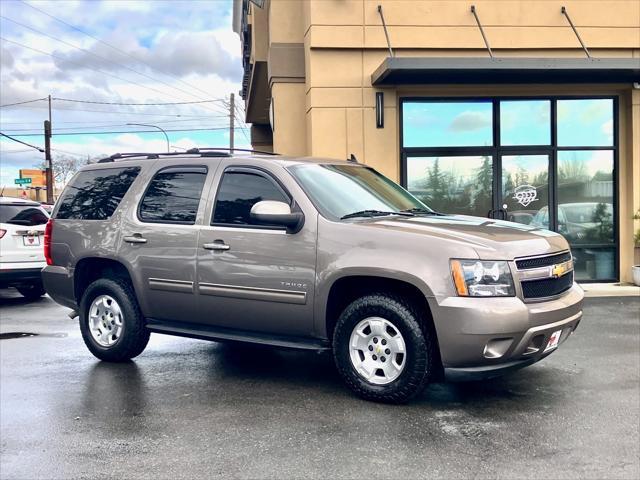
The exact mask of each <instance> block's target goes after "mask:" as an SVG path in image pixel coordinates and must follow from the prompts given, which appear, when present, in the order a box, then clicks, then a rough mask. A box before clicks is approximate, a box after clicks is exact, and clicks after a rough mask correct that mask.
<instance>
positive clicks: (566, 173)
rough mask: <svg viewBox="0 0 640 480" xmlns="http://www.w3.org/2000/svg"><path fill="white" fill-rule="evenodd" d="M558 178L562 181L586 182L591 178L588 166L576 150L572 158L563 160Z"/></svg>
mask: <svg viewBox="0 0 640 480" xmlns="http://www.w3.org/2000/svg"><path fill="white" fill-rule="evenodd" d="M558 178H559V180H560V181H561V182H584V181H586V180H587V179H588V178H589V175H588V174H587V167H586V165H585V163H584V162H583V161H581V160H580V159H579V158H578V157H577V155H576V153H575V152H572V154H571V158H569V159H566V160H562V162H560V165H559V167H558Z"/></svg>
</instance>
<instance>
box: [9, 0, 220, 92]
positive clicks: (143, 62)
mask: <svg viewBox="0 0 640 480" xmlns="http://www.w3.org/2000/svg"><path fill="white" fill-rule="evenodd" d="M20 2H22V3H23V4H24V5H26V6H28V7H29V8H32V9H34V10H37V11H38V12H40V13H42V14H44V15H46V16H47V17H49V18H52V19H54V20H56V21H57V22H60V23H62V24H63V25H66V26H67V27H69V28H72V29H73V30H75V31H77V32H80V33H82V34H84V35H86V36H88V37H90V38H93V39H94V40H96V41H98V42H100V43H101V44H103V45H105V46H107V47H109V48H111V49H112V50H115V51H116V52H118V53H120V54H121V55H124V56H126V57H129V58H131V59H133V60H135V61H136V62H139V63H142V64H144V65H146V66H147V67H149V68H151V69H152V70H156V71H158V72H159V73H162V74H163V75H165V76H167V77H170V78H173V79H174V80H177V81H178V82H180V83H182V84H184V85H186V86H188V87H189V88H193V89H195V90H198V91H200V92H202V93H204V94H205V95H207V96H208V95H209V94H208V93H207V92H205V91H204V90H202V89H200V88H198V87H196V86H194V85H191V84H189V83H187V82H185V81H184V80H182V79H180V78H178V77H176V76H175V75H171V74H169V73H165V72H161V71H159V70H158V69H157V68H156V67H154V66H153V65H151V64H149V63H148V62H145V61H144V60H141V59H139V58H137V57H135V56H133V55H131V54H130V53H127V52H125V51H124V50H121V49H120V48H118V47H114V46H113V45H111V44H110V43H107V42H105V41H104V40H102V39H100V38H98V37H95V36H93V35H91V34H90V33H87V32H85V31H84V30H82V29H80V28H78V27H76V26H75V25H71V24H70V23H67V22H65V21H64V20H61V19H59V18H58V17H54V16H53V15H51V14H50V13H47V12H45V11H44V10H42V9H40V8H38V7H34V6H33V5H31V4H30V3H28V2H26V1H25V0H20ZM194 96H196V95H194Z"/></svg>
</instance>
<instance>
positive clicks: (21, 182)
mask: <svg viewBox="0 0 640 480" xmlns="http://www.w3.org/2000/svg"><path fill="white" fill-rule="evenodd" d="M14 181H15V182H16V185H25V184H27V183H31V179H30V178H16V179H15V180H14Z"/></svg>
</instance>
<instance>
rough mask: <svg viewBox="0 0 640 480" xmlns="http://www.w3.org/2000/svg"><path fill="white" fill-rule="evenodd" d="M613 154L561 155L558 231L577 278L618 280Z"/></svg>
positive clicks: (569, 153)
mask: <svg viewBox="0 0 640 480" xmlns="http://www.w3.org/2000/svg"><path fill="white" fill-rule="evenodd" d="M613 187H614V183H613V151H612V150H582V151H580V150H564V151H559V152H558V231H559V232H560V233H562V234H563V235H564V237H565V238H566V239H567V240H568V241H569V243H570V244H571V247H572V250H573V253H574V257H575V262H576V278H578V279H582V280H584V279H612V278H614V277H615V268H614V250H613V249H611V248H603V247H606V246H608V245H613V244H614V242H615V235H614V211H613V202H614V200H613V198H614V197H613V195H614V188H613Z"/></svg>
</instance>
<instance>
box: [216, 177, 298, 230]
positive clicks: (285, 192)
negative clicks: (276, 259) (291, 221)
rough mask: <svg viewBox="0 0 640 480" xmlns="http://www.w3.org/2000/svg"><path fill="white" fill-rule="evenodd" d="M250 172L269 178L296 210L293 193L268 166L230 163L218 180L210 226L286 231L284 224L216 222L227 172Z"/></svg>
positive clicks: (290, 206) (292, 208)
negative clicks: (217, 209) (219, 199)
mask: <svg viewBox="0 0 640 480" xmlns="http://www.w3.org/2000/svg"><path fill="white" fill-rule="evenodd" d="M229 172H230V173H249V174H252V175H258V176H261V177H263V178H265V179H266V180H269V181H270V182H271V183H273V184H274V185H275V187H276V188H277V189H278V190H279V191H280V192H281V193H282V195H283V196H284V197H285V198H287V199H288V200H289V203H288V205H289V208H291V211H294V209H295V207H296V204H295V201H294V199H293V195H291V193H289V190H287V188H286V187H285V186H284V184H283V183H282V182H281V181H280V179H279V178H277V177H276V176H275V175H274V174H273V173H272V172H270V171H269V170H267V169H266V168H262V167H256V166H252V165H230V166H227V167H225V168H224V170H223V171H222V173H221V174H220V180H218V185H216V195H215V197H214V200H213V207H212V208H211V215H210V217H209V226H210V227H224V228H244V229H253V230H256V229H257V230H277V231H286V230H287V227H284V226H276V225H251V224H246V225H240V224H237V223H222V222H214V221H213V220H214V218H215V213H216V206H217V205H218V197H219V195H220V188H221V187H222V181H223V180H224V176H225V174H226V173H229Z"/></svg>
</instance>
